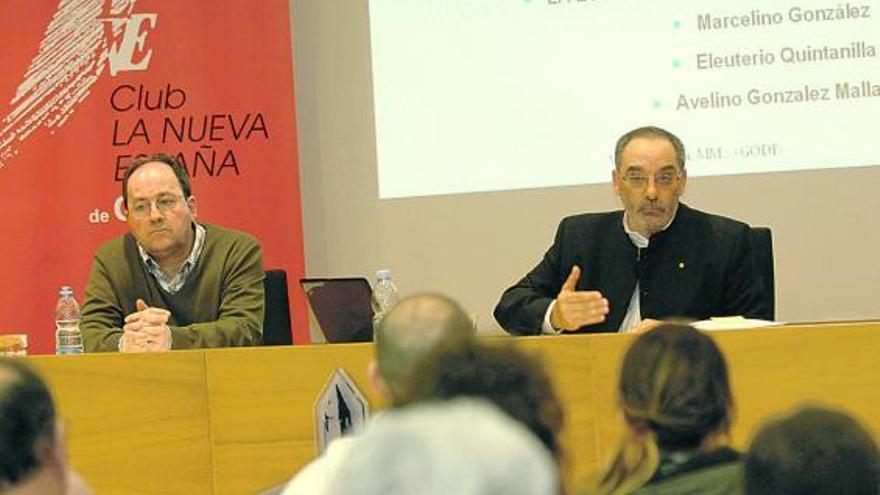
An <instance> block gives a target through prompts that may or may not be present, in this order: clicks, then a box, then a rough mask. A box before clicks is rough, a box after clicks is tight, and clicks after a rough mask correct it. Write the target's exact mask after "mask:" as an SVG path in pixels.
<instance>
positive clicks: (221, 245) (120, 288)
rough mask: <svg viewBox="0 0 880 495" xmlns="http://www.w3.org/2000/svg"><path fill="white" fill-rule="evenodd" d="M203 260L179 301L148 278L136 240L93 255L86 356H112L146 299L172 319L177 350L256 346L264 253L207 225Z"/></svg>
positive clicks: (84, 323)
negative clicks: (107, 353) (102, 353)
mask: <svg viewBox="0 0 880 495" xmlns="http://www.w3.org/2000/svg"><path fill="white" fill-rule="evenodd" d="M204 227H205V245H204V249H203V250H202V253H201V255H200V256H199V259H198V261H197V263H196V265H195V267H194V268H193V271H192V272H191V273H190V274H189V276H188V277H187V279H186V282H184V284H183V286H182V287H181V288H180V290H179V291H177V292H176V293H174V294H169V293H167V292H165V290H163V289H162V287H161V286H160V285H159V283H158V282H157V281H156V279H155V278H154V277H153V275H151V274H150V272H149V271H148V270H147V267H146V266H145V265H144V262H143V260H142V259H141V257H140V254H139V253H138V249H137V243H136V242H135V239H134V237H133V236H132V235H131V234H125V235H124V236H121V237H117V238H115V239H111V240H110V241H108V242H106V243H104V244H103V245H102V246H101V247H100V248H98V252H97V253H96V254H95V259H94V263H93V264H92V272H91V275H90V276H89V282H88V284H87V285H86V299H85V303H84V304H83V309H82V320H81V322H80V328H81V329H82V332H83V340H84V345H85V350H86V352H97V351H115V350H117V346H118V344H119V338H120V337H121V336H122V325H123V324H124V319H125V317H126V316H128V315H129V314H131V313H134V312H136V311H137V308H136V307H135V304H136V302H137V300H138V299H143V300H144V301H145V302H146V303H147V304H148V305H149V306H156V307H160V308H165V309H167V310H169V311H170V312H171V319H170V321H169V322H168V326H169V327H170V328H171V339H172V348H173V349H193V348H200V347H224V346H245V345H258V344H259V343H260V338H261V335H262V326H263V277H264V275H263V252H262V249H261V248H260V244H259V243H258V242H257V240H256V239H254V238H253V237H252V236H250V235H248V234H245V233H243V232H238V231H235V230H230V229H225V228H222V227H217V226H213V225H204Z"/></svg>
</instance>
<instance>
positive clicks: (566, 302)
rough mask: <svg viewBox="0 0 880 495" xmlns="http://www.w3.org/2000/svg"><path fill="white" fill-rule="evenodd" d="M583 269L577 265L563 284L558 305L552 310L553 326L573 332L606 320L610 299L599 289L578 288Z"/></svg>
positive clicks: (551, 320)
mask: <svg viewBox="0 0 880 495" xmlns="http://www.w3.org/2000/svg"><path fill="white" fill-rule="evenodd" d="M580 276H581V269H580V267H579V266H577V265H575V266H573V267H571V273H569V274H568V278H567V279H565V283H563V284H562V288H561V289H560V290H559V295H557V296H556V305H555V306H553V311H551V312H550V324H551V325H553V328H556V329H558V330H564V331H567V332H571V331H574V330H577V329H578V328H580V327H582V326H585V325H595V324H596V323H601V322H603V321H605V315H607V314H608V300H607V299H605V297H604V296H602V293H601V292H599V291H595V290H593V291H579V290H576V287H577V281H578V279H579V278H580Z"/></svg>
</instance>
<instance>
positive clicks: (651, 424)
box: [597, 323, 733, 493]
mask: <svg viewBox="0 0 880 495" xmlns="http://www.w3.org/2000/svg"><path fill="white" fill-rule="evenodd" d="M618 396H619V401H620V406H621V409H622V410H623V416H624V418H625V420H626V423H627V426H628V430H629V431H628V434H627V438H626V439H625V441H624V442H623V444H622V445H621V447H620V449H619V450H618V452H617V454H616V455H615V457H614V458H613V460H612V463H611V464H610V466H609V467H608V469H607V470H606V472H604V473H603V475H602V477H601V478H600V479H599V480H597V486H598V487H599V488H598V489H597V493H628V492H629V491H631V490H633V489H635V488H638V487H640V486H642V485H644V484H645V483H646V482H647V481H648V480H649V479H650V478H651V477H652V476H653V474H654V472H655V471H656V469H657V466H658V463H659V452H660V450H668V451H676V450H693V449H702V450H711V449H712V448H713V447H715V446H717V444H718V443H719V442H720V440H722V439H723V438H724V437H725V436H726V435H727V433H728V430H729V427H730V423H731V417H732V411H733V396H732V394H731V391H730V384H729V381H728V374H727V365H726V363H725V360H724V356H723V355H722V354H721V351H720V350H719V349H718V347H717V346H716V345H715V343H714V342H713V341H712V339H711V338H709V337H708V336H707V335H705V334H703V333H701V332H700V331H698V330H695V329H694V328H691V327H689V326H686V325H678V324H668V323H667V324H661V325H659V326H658V327H656V328H654V329H652V330H650V331H648V332H645V333H643V334H641V335H639V337H638V338H637V339H636V340H635V342H634V343H633V344H632V345H631V346H630V348H629V349H628V350H627V352H626V355H625V356H624V358H623V365H622V367H621V371H620V381H619V383H618Z"/></svg>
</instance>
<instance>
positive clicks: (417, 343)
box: [367, 294, 474, 404]
mask: <svg viewBox="0 0 880 495" xmlns="http://www.w3.org/2000/svg"><path fill="white" fill-rule="evenodd" d="M473 337H474V328H473V323H472V322H471V320H470V318H469V317H468V315H467V313H465V311H464V310H463V309H462V308H461V306H460V305H459V304H458V303H457V302H455V301H453V300H452V299H450V298H448V297H446V296H441V295H438V294H419V295H415V296H411V297H408V298H406V299H403V300H402V301H400V302H399V303H398V304H397V305H396V306H394V307H393V308H392V309H391V311H389V312H388V314H387V315H386V316H385V318H383V319H382V322H381V323H380V324H379V328H377V329H376V355H375V358H374V360H373V361H372V362H371V363H370V364H369V366H368V369H367V374H368V375H369V377H370V382H371V384H372V386H373V387H374V388H375V389H376V391H377V392H379V393H380V394H382V395H384V396H385V397H386V398H387V399H389V400H390V401H391V402H392V404H394V403H396V402H397V400H398V398H399V397H400V395H401V392H402V388H403V386H404V382H405V380H406V378H407V376H408V374H409V372H410V370H411V369H412V367H413V365H414V364H415V363H416V362H418V361H419V360H420V359H422V358H424V357H425V356H426V355H428V354H429V353H430V352H431V351H433V350H435V349H437V348H438V347H446V346H449V347H455V346H457V345H460V344H462V343H466V342H469V341H470V340H471V339H473Z"/></svg>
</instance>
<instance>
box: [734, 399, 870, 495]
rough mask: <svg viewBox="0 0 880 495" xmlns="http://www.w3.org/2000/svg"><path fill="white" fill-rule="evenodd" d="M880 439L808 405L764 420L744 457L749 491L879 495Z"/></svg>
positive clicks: (834, 413) (757, 493)
mask: <svg viewBox="0 0 880 495" xmlns="http://www.w3.org/2000/svg"><path fill="white" fill-rule="evenodd" d="M878 483H880V456H878V452H877V444H876V443H875V442H874V440H873V438H872V437H871V434H870V433H868V432H867V431H866V430H865V428H864V427H862V426H861V425H860V424H859V423H858V422H857V421H856V420H854V419H853V418H851V417H849V416H847V415H846V414H844V413H842V412H839V411H834V410H831V409H825V408H820V407H806V408H803V409H800V410H798V411H796V412H794V413H793V414H791V415H788V416H785V417H782V418H779V419H775V420H772V421H769V422H767V423H765V424H764V425H763V426H762V427H761V428H760V429H759V431H758V433H757V434H756V435H755V438H754V439H753V440H752V445H751V447H750V448H749V452H748V454H747V455H746V460H745V487H746V493H747V494H748V495H764V494H768V495H769V494H773V495H795V494H803V493H809V494H812V495H831V494H847V495H876V494H877V493H880V490H878Z"/></svg>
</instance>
